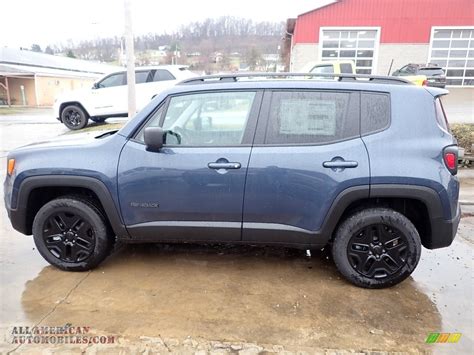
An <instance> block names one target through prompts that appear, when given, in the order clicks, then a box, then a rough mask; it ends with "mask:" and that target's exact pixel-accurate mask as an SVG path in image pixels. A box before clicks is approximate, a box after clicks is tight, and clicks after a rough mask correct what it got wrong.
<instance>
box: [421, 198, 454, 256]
mask: <svg viewBox="0 0 474 355" xmlns="http://www.w3.org/2000/svg"><path fill="white" fill-rule="evenodd" d="M460 220H461V207H460V206H459V205H458V208H457V213H456V216H455V217H454V218H453V219H451V220H445V219H441V218H437V219H434V220H432V222H431V240H430V241H429V243H427V245H425V247H426V248H428V249H438V248H445V247H449V246H450V245H451V243H452V242H453V240H454V237H455V236H456V232H457V231H458V226H459V222H460Z"/></svg>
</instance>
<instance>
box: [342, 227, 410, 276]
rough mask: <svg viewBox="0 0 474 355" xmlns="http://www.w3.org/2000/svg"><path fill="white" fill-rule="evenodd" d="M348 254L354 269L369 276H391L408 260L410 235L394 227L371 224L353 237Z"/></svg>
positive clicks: (348, 247) (348, 246)
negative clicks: (407, 237) (408, 237)
mask: <svg viewBox="0 0 474 355" xmlns="http://www.w3.org/2000/svg"><path fill="white" fill-rule="evenodd" d="M347 257H348V258H349V260H350V262H351V265H352V267H353V268H354V270H356V271H357V272H359V273H360V274H362V275H364V276H366V277H371V278H372V277H373V278H384V277H387V276H391V275H394V274H396V273H397V271H398V270H400V269H401V268H402V267H403V266H404V265H405V264H406V262H407V259H406V257H407V239H406V237H405V236H404V235H403V234H402V233H400V231H399V230H397V229H396V228H394V227H391V226H387V225H385V224H382V223H378V224H371V225H369V226H366V227H364V228H362V229H361V230H359V231H357V232H356V233H355V234H354V235H353V236H352V237H351V239H350V240H349V243H348V245H347Z"/></svg>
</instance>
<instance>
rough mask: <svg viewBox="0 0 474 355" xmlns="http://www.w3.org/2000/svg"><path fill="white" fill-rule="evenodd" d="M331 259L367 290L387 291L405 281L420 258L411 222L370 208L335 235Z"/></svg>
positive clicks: (347, 220) (339, 229) (416, 235)
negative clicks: (383, 289) (384, 289)
mask: <svg viewBox="0 0 474 355" xmlns="http://www.w3.org/2000/svg"><path fill="white" fill-rule="evenodd" d="M332 256H333V259H334V262H335V264H336V267H337V269H338V270H339V272H340V273H341V274H342V275H343V276H344V277H345V278H346V279H347V280H348V281H350V282H351V283H353V284H354V285H356V286H359V287H364V288H385V287H390V286H394V285H396V284H398V283H400V282H402V281H403V280H405V279H406V278H407V277H408V276H409V275H410V274H411V273H412V272H413V270H415V268H416V266H417V264H418V261H419V260H420V256H421V241H420V236H419V234H418V231H417V230H416V228H415V226H414V225H413V223H411V221H410V220H409V219H408V218H406V217H405V216H404V215H402V214H401V213H399V212H396V211H394V210H392V209H389V208H368V209H365V210H362V211H360V212H357V213H355V214H353V215H351V216H349V217H348V218H347V219H346V220H344V221H343V222H342V224H341V225H340V226H339V228H338V229H337V232H336V236H335V238H334V243H333V245H332Z"/></svg>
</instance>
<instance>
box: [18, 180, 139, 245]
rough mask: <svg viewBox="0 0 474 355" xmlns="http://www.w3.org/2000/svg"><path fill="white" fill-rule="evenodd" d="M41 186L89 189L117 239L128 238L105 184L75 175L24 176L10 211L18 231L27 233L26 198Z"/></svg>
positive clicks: (116, 207)
mask: <svg viewBox="0 0 474 355" xmlns="http://www.w3.org/2000/svg"><path fill="white" fill-rule="evenodd" d="M41 187H80V188H85V189H88V190H91V191H92V192H94V193H95V194H96V196H97V197H98V199H99V201H100V203H101V204H102V207H103V208H104V212H105V214H106V215H107V218H108V220H109V222H110V225H111V227H112V229H113V231H114V233H115V234H116V236H117V237H118V238H119V239H129V238H130V237H129V235H128V232H127V229H126V228H125V225H124V224H123V222H122V218H121V215H120V213H119V209H118V206H116V204H115V203H114V201H113V199H112V196H111V194H110V192H109V190H108V189H107V187H106V186H105V184H104V183H103V182H102V181H100V180H99V179H96V178H92V177H86V176H75V175H41V176H32V177H28V178H25V180H24V181H22V183H21V185H20V187H19V190H18V195H17V203H16V208H15V210H12V211H11V217H12V224H13V225H14V227H15V229H17V230H18V231H20V232H22V233H24V234H27V231H28V228H27V225H26V222H27V214H28V210H27V208H28V198H29V196H30V193H31V191H33V190H34V189H37V188H41ZM14 215H16V216H14ZM13 220H15V222H14V221H13Z"/></svg>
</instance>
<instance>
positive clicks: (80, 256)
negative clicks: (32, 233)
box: [43, 209, 95, 262]
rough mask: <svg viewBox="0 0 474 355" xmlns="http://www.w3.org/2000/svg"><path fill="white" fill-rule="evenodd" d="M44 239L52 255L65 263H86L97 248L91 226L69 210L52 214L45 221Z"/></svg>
mask: <svg viewBox="0 0 474 355" xmlns="http://www.w3.org/2000/svg"><path fill="white" fill-rule="evenodd" d="M43 239H44V243H45V245H46V248H48V250H49V251H50V253H51V254H53V255H54V256H55V257H56V258H58V259H60V260H61V261H64V262H80V261H84V260H85V259H87V258H88V257H89V256H90V255H91V254H92V252H93V251H94V246H95V233H94V229H93V228H92V226H91V224H90V223H89V222H88V221H87V220H86V219H85V218H83V217H81V216H80V215H77V214H76V213H74V212H73V211H70V210H67V209H64V210H63V211H58V212H56V213H54V214H52V215H51V216H50V217H49V218H48V219H47V220H46V221H45V223H44V226H43Z"/></svg>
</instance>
